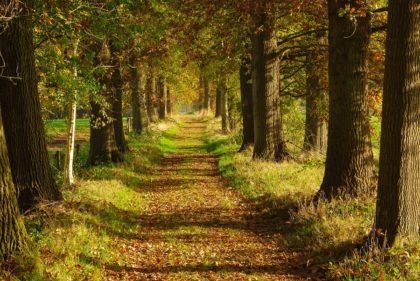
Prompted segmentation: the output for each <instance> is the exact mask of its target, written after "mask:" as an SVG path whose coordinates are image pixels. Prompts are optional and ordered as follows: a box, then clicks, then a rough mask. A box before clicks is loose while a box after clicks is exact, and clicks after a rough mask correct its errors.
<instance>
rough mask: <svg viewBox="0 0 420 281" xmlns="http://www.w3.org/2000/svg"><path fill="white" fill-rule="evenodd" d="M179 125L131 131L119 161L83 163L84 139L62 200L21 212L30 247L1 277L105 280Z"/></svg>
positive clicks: (119, 261) (172, 148) (131, 231)
mask: <svg viewBox="0 0 420 281" xmlns="http://www.w3.org/2000/svg"><path fill="white" fill-rule="evenodd" d="M177 128H178V127H177V125H176V124H174V123H167V124H160V125H159V126H156V127H155V128H154V129H153V130H151V131H150V132H147V133H144V134H142V135H141V136H134V135H131V136H130V137H129V138H128V140H129V147H130V153H129V154H127V155H126V161H125V162H124V163H122V164H118V165H108V166H98V167H90V168H87V167H84V163H85V162H86V158H87V153H88V145H87V144H84V145H82V148H81V151H80V155H79V156H78V157H77V159H76V174H77V178H78V182H77V186H76V187H75V189H74V190H64V191H63V195H64V201H63V202H58V203H53V204H41V205H40V206H39V210H38V211H37V212H35V213H31V214H29V215H27V216H25V223H26V226H27V230H28V233H29V235H30V237H31V241H30V243H29V245H30V248H31V250H30V251H29V252H25V254H24V255H23V256H17V257H15V258H14V259H15V262H13V266H10V267H8V266H5V267H3V268H2V271H0V279H1V280H3V279H2V278H4V279H6V280H31V281H37V280H103V275H104V271H105V270H106V268H107V266H108V265H110V264H113V265H118V264H123V263H124V262H125V260H124V259H125V257H126V255H125V254H123V253H121V252H119V251H118V250H116V249H118V247H116V244H118V243H119V242H120V241H122V240H124V239H129V238H130V237H133V236H134V235H135V234H136V233H138V230H139V228H140V227H141V225H139V224H138V223H137V222H138V216H140V215H141V214H142V211H143V210H144V208H145V207H146V206H145V205H146V204H147V202H145V200H144V198H142V196H141V194H140V193H139V192H138V190H139V189H140V188H145V187H146V186H147V183H148V182H149V181H150V179H149V178H150V177H151V175H150V174H149V172H151V171H153V170H156V168H157V167H158V166H159V164H160V161H161V159H162V157H163V156H164V154H165V153H169V152H173V151H175V146H174V145H173V144H172V143H171V141H170V139H169V137H170V136H171V135H172V134H174V133H176V130H177ZM60 173H61V171H59V172H58V176H59V174H60Z"/></svg>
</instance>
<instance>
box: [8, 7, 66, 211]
mask: <svg viewBox="0 0 420 281" xmlns="http://www.w3.org/2000/svg"><path fill="white" fill-rule="evenodd" d="M18 5H20V6H21V7H20V8H21V9H22V11H21V14H20V15H19V17H17V18H15V19H13V20H12V21H11V22H10V23H9V26H8V28H7V29H6V30H5V31H4V32H3V33H2V34H1V35H0V51H1V55H2V60H4V65H5V66H4V67H3V68H2V73H1V75H2V76H3V77H0V93H1V95H0V103H1V109H2V115H3V124H4V131H5V135H6V141H7V146H8V153H9V160H10V167H11V171H12V176H13V181H14V184H15V186H16V189H17V194H18V202H19V206H20V208H21V209H22V210H27V209H30V208H32V207H33V206H34V205H35V204H36V203H37V202H38V201H39V200H41V199H43V200H59V199H61V194H60V191H59V190H58V188H57V185H56V183H55V181H54V178H53V175H52V171H51V166H50V162H49V157H48V152H47V145H46V141H45V132H44V126H43V121H42V116H41V105H40V102H39V96H38V86H37V75H36V70H35V58H34V46H33V41H32V14H31V10H32V7H33V3H32V1H23V2H22V3H21V4H18ZM7 77H10V79H9V78H7Z"/></svg>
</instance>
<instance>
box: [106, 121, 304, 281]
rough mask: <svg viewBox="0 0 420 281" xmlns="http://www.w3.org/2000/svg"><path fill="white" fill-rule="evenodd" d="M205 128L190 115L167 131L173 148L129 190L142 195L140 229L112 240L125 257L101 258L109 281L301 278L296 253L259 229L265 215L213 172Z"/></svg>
mask: <svg viewBox="0 0 420 281" xmlns="http://www.w3.org/2000/svg"><path fill="white" fill-rule="evenodd" d="M205 129H206V123H205V122H202V121H199V120H194V119H189V120H184V123H183V125H182V127H181V129H180V131H179V132H178V133H176V134H174V135H172V136H169V138H170V139H171V140H172V141H173V143H174V145H175V147H176V152H174V153H171V154H168V155H166V156H165V157H164V158H163V161H162V163H161V166H160V168H159V170H158V171H154V172H153V173H151V175H150V178H148V181H149V183H148V182H146V181H143V182H140V183H139V184H138V186H137V188H136V189H135V191H136V192H138V194H139V197H142V198H143V199H142V201H143V202H145V208H144V210H143V211H142V212H141V214H138V216H137V218H136V219H137V223H138V224H139V226H140V231H139V233H138V234H137V235H135V236H134V237H128V238H127V237H121V238H120V239H118V240H117V241H116V243H115V247H117V248H118V249H119V250H120V251H121V253H122V254H124V255H126V256H127V262H125V263H123V264H106V265H104V266H105V268H106V271H107V280H204V279H205V280H303V279H306V278H305V277H307V276H306V275H307V274H308V272H305V270H303V271H299V270H296V267H295V266H294V265H296V263H295V261H296V259H297V258H301V257H300V254H298V253H290V252H284V251H283V250H282V249H279V248H278V246H277V243H275V240H274V239H270V236H271V235H273V232H272V231H264V229H265V230H267V223H269V221H261V220H262V219H264V218H262V217H261V216H257V215H255V214H253V208H251V205H250V204H248V203H249V202H247V201H246V199H244V198H243V197H242V196H240V195H239V194H238V193H237V192H236V191H233V190H232V189H230V188H229V184H228V182H227V181H226V180H224V179H222V178H221V177H220V176H218V173H217V157H216V156H214V155H211V154H209V153H208V152H207V151H206V149H205V147H206V146H205V144H204V142H203V137H204V133H205ZM267 219H269V218H267ZM262 225H265V228H264V229H262V228H260V226H262ZM272 227H275V226H274V225H272Z"/></svg>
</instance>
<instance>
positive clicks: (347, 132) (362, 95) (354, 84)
mask: <svg viewBox="0 0 420 281" xmlns="http://www.w3.org/2000/svg"><path fill="white" fill-rule="evenodd" d="M360 3H361V2H360V1H357V0H351V1H346V0H339V1H336V0H329V1H328V13H329V34H328V40H329V96H330V97H329V114H330V117H329V122H328V147H327V160H326V163H325V174H324V180H323V182H322V185H321V189H320V192H319V195H321V194H323V195H325V196H326V198H328V199H329V198H331V197H334V196H339V195H349V196H357V195H359V194H368V193H372V191H373V190H374V187H375V181H376V179H375V172H374V162H373V154H372V145H371V138H370V126H369V116H368V102H367V77H368V75H367V70H368V67H367V53H368V46H369V33H370V15H369V14H367V15H366V16H358V17H357V25H355V24H356V23H355V22H354V21H352V20H351V19H349V18H348V17H346V16H341V15H340V10H341V9H345V8H346V5H350V8H354V9H356V10H358V9H359V8H360ZM362 4H363V5H365V4H366V3H365V2H364V1H363V3H362Z"/></svg>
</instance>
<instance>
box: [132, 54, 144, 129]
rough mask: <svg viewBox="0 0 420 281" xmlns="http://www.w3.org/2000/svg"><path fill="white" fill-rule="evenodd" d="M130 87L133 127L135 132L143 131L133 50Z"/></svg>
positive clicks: (137, 76) (138, 77)
mask: <svg viewBox="0 0 420 281" xmlns="http://www.w3.org/2000/svg"><path fill="white" fill-rule="evenodd" d="M129 60H130V77H131V79H130V88H131V111H132V115H133V129H134V132H135V133H136V134H140V133H141V132H142V131H143V120H142V119H143V118H144V116H143V115H142V114H141V113H142V111H141V107H140V95H141V92H140V87H141V86H140V73H139V69H138V68H137V57H136V55H135V53H134V52H133V53H132V54H130V58H129Z"/></svg>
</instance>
